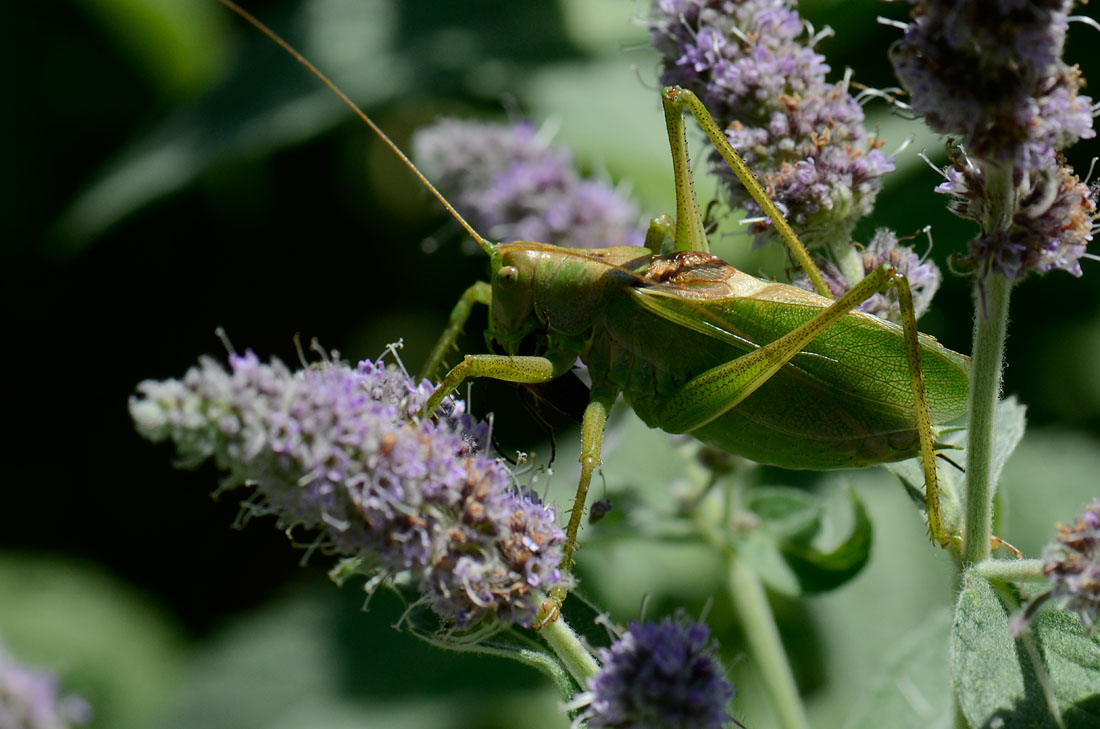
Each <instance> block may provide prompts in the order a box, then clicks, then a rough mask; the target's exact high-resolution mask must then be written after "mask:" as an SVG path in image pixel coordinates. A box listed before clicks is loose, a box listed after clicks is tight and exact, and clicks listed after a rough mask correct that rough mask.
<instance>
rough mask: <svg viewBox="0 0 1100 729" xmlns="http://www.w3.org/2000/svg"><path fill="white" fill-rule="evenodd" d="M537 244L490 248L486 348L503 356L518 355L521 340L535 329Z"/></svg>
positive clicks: (500, 245) (502, 245) (501, 245)
mask: <svg viewBox="0 0 1100 729" xmlns="http://www.w3.org/2000/svg"><path fill="white" fill-rule="evenodd" d="M539 247H540V246H539V245H538V244H523V243H518V244H517V243H511V244H505V243H502V244H499V245H497V246H495V247H494V248H493V253H492V260H491V270H492V277H491V279H490V286H491V287H492V291H493V298H492V303H491V304H490V305H489V330H488V332H486V339H487V340H488V343H489V345H490V346H492V345H493V344H494V343H495V344H497V345H499V346H500V348H501V349H502V350H503V351H504V353H505V354H511V355H516V354H519V353H520V345H521V344H522V343H523V340H524V339H526V338H527V337H528V335H530V334H532V333H533V331H534V330H535V328H537V326H538V318H537V317H535V316H533V314H534V313H535V273H536V270H537V268H538V264H539V259H540V257H541V255H542V254H541V253H540V251H539Z"/></svg>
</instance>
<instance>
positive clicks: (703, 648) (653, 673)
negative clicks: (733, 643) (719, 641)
mask: <svg viewBox="0 0 1100 729" xmlns="http://www.w3.org/2000/svg"><path fill="white" fill-rule="evenodd" d="M716 652H717V645H716V644H715V643H714V642H712V641H711V640H710V630H709V629H708V628H707V626H706V624H705V623H696V622H692V621H689V620H687V619H685V618H682V617H681V618H676V619H673V618H665V619H664V620H662V621H661V622H659V623H631V624H630V627H629V628H628V629H627V631H626V633H624V634H623V636H622V638H620V639H619V640H618V641H616V642H615V643H614V644H613V645H612V646H611V647H610V648H606V649H601V650H600V652H599V659H600V663H601V664H602V667H601V668H600V671H599V673H597V674H596V675H595V676H594V677H593V678H592V679H590V680H589V689H590V690H591V692H592V694H593V698H592V703H591V705H590V707H589V708H588V710H587V711H586V712H585V713H586V717H587V719H588V726H589V727H592V728H593V729H597V728H600V727H603V728H614V729H683V728H686V727H691V728H692V729H718V728H719V727H722V726H723V725H724V724H725V723H726V722H727V721H729V719H730V715H729V712H727V711H726V704H728V703H729V701H730V699H732V698H733V695H734V691H733V685H732V684H730V682H729V680H728V679H727V678H726V676H725V671H724V670H723V668H722V664H721V663H719V661H718V658H717V656H716V655H715V654H716Z"/></svg>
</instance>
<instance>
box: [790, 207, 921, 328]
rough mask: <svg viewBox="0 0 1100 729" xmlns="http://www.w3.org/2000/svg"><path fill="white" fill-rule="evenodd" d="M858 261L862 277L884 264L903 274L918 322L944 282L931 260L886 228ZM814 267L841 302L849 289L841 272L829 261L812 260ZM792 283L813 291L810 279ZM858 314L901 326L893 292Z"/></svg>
mask: <svg viewBox="0 0 1100 729" xmlns="http://www.w3.org/2000/svg"><path fill="white" fill-rule="evenodd" d="M861 258H862V259H863V272H864V275H866V274H869V273H871V272H872V271H874V270H875V269H877V268H879V267H881V266H882V264H884V263H889V264H890V265H891V266H893V267H894V268H895V269H897V270H898V271H899V272H901V273H903V274H905V277H906V279H908V281H909V290H910V292H911V293H912V294H913V310H914V313H915V315H916V317H917V318H918V319H919V318H920V317H921V316H923V315H924V313H925V312H926V311H928V307H929V306H931V304H932V297H933V296H935V294H936V291H937V290H938V289H939V287H940V282H942V281H943V274H941V273H940V269H939V266H937V265H936V264H935V262H934V261H932V259H930V258H927V257H924V258H922V257H921V256H920V255H919V254H918V253H917V252H916V251H915V250H914V249H913V247H912V246H904V245H901V243H900V241H898V237H897V235H895V234H894V232H893V231H892V230H888V229H886V228H879V229H878V230H876V231H875V235H874V237H873V238H871V243H870V245H868V246H867V247H866V248H865V249H864V250H863V253H862V256H861ZM815 263H817V265H818V268H820V269H821V275H822V277H823V278H824V279H825V285H826V286H828V287H829V293H830V294H832V296H833V298H834V299H837V298H840V297H841V296H843V295H844V294H845V293H846V292H847V291H848V289H850V288H851V287H852V286H851V283H849V281H848V280H847V279H845V278H844V275H843V274H842V273H841V272H840V269H838V268H837V267H836V265H835V264H834V263H832V262H831V261H828V260H825V259H815ZM792 283H793V284H794V285H796V286H798V287H800V288H803V289H805V290H807V291H813V290H814V287H813V284H812V283H811V282H810V278H809V276H807V275H806V274H804V273H801V274H799V275H797V276H796V277H795V278H794V280H793V281H792ZM859 310H860V311H863V312H866V313H868V314H873V315H874V316H877V317H878V318H880V319H886V320H888V321H892V322H896V323H900V322H901V307H900V306H899V305H898V295H897V291H896V290H895V289H893V288H890V289H887V290H886V291H885V292H882V293H877V294H875V295H874V296H872V297H871V298H869V299H867V300H866V301H864V302H863V303H862V304H860V305H859Z"/></svg>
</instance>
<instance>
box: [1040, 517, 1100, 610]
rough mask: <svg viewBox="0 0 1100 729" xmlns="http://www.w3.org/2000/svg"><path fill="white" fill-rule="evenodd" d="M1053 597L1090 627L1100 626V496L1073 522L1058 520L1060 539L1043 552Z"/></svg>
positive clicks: (1044, 568) (1045, 569)
mask: <svg viewBox="0 0 1100 729" xmlns="http://www.w3.org/2000/svg"><path fill="white" fill-rule="evenodd" d="M1043 571H1044V572H1045V573H1046V575H1047V576H1048V577H1049V578H1050V581H1051V585H1052V589H1051V597H1053V598H1055V599H1062V600H1063V601H1064V602H1065V606H1066V609H1068V610H1072V611H1074V612H1076V613H1077V614H1078V615H1079V616H1080V617H1081V623H1082V624H1083V625H1084V626H1085V627H1086V628H1087V629H1089V630H1096V629H1097V628H1100V499H1093V500H1092V503H1091V504H1089V505H1088V506H1087V507H1085V510H1084V511H1083V512H1082V513H1081V515H1080V516H1079V517H1077V521H1076V522H1074V523H1073V525H1072V526H1066V525H1065V524H1058V541H1057V543H1055V544H1052V545H1051V546H1049V547H1047V549H1046V551H1045V552H1044V554H1043Z"/></svg>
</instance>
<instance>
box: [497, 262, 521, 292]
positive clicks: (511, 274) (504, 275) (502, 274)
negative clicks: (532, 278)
mask: <svg viewBox="0 0 1100 729" xmlns="http://www.w3.org/2000/svg"><path fill="white" fill-rule="evenodd" d="M518 277H519V271H517V270H516V267H515V266H505V267H503V268H502V269H500V271H498V272H497V282H498V283H499V284H500V286H501V288H505V289H507V288H511V287H512V286H513V285H514V284H515V283H516V279H517V278H518Z"/></svg>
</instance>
